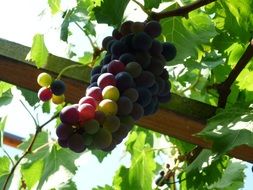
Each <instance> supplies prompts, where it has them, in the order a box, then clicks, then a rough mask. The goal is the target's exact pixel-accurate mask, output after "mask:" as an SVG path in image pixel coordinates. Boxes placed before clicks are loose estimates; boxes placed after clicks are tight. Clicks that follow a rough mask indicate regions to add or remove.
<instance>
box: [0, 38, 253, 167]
mask: <svg viewBox="0 0 253 190" xmlns="http://www.w3.org/2000/svg"><path fill="white" fill-rule="evenodd" d="M14 45H15V48H17V49H22V48H21V47H23V46H21V47H19V46H20V45H18V44H14ZM0 47H1V40H0ZM8 47H9V48H11V47H10V45H9V46H8ZM1 51H3V49H0V80H3V81H6V82H9V83H12V84H15V85H17V86H20V87H23V88H26V89H29V90H32V91H35V92H36V91H38V89H39V86H38V85H37V84H36V79H37V76H38V74H39V73H41V72H42V71H45V70H46V71H47V72H51V74H52V75H55V74H56V73H53V72H52V71H55V68H54V67H57V69H58V70H57V72H59V71H60V70H61V69H63V68H64V67H66V66H67V65H70V64H77V63H74V62H71V61H69V60H66V59H63V58H59V57H55V56H53V55H51V56H50V57H51V58H49V59H48V65H47V66H46V67H45V68H44V69H37V68H36V67H35V66H33V65H32V63H30V62H29V63H28V62H27V61H25V60H23V61H22V59H24V56H23V58H22V57H17V56H12V55H11V53H6V52H4V51H3V52H1ZM17 51H18V50H17ZM26 52H27V51H26ZM13 53H14V52H13ZM59 63H65V64H59ZM50 65H51V66H50ZM52 65H54V66H52ZM49 66H50V67H49ZM84 70H85V71H82V69H78V70H77V71H76V73H75V72H74V75H73V71H72V73H71V72H69V73H66V75H64V77H63V78H62V80H64V82H65V83H66V85H67V93H66V100H67V101H68V102H71V103H76V102H77V101H78V100H79V99H80V98H81V97H82V96H83V95H84V93H85V88H86V86H87V83H85V82H82V81H81V80H80V79H84V77H85V76H86V77H87V76H88V72H89V68H86V69H84ZM78 73H79V74H78ZM84 75H85V76H84ZM77 76H78V77H79V78H78V79H77ZM85 81H87V78H86V79H85ZM166 108H167V109H164V108H161V109H160V110H159V111H158V112H157V113H156V114H154V115H152V116H148V117H143V118H142V119H141V120H140V121H139V122H138V123H137V124H138V125H140V126H142V127H145V128H148V129H151V130H153V131H156V132H159V133H163V134H165V135H169V136H172V137H175V138H178V139H181V140H184V141H186V142H189V143H193V144H197V145H199V146H201V147H204V148H210V147H211V143H210V142H206V141H204V140H202V139H200V138H198V137H197V136H194V134H196V133H198V132H200V131H201V130H202V129H203V128H204V127H205V122H206V120H207V118H209V117H211V116H212V115H213V114H214V113H215V110H216V108H215V107H212V106H210V105H207V104H204V103H201V102H198V101H194V100H190V99H187V98H183V97H180V96H178V95H175V94H173V95H172V100H171V101H170V102H169V103H168V104H166ZM229 154H230V155H231V156H234V157H236V158H239V159H242V160H245V161H249V162H252V163H253V149H252V148H250V147H248V146H240V147H238V148H236V149H234V150H233V151H231V152H230V153H229Z"/></svg>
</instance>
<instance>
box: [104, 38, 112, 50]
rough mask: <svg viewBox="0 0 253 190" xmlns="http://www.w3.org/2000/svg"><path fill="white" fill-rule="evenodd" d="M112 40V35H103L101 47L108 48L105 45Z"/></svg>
mask: <svg viewBox="0 0 253 190" xmlns="http://www.w3.org/2000/svg"><path fill="white" fill-rule="evenodd" d="M112 40H113V37H112V36H107V37H105V38H104V39H103V41H102V47H103V48H104V49H106V50H108V49H107V46H108V44H109V42H111V41H112Z"/></svg>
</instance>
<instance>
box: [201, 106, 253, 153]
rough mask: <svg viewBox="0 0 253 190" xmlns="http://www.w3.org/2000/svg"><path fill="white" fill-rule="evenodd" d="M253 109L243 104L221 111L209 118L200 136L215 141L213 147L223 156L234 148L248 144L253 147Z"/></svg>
mask: <svg viewBox="0 0 253 190" xmlns="http://www.w3.org/2000/svg"><path fill="white" fill-rule="evenodd" d="M252 120H253V110H252V108H251V107H245V106H243V105H242V104H239V105H234V106H233V107H230V108H226V109H225V110H222V111H220V112H219V113H217V115H215V116H214V117H213V118H211V119H209V120H208V123H207V127H205V128H204V130H202V131H201V132H200V133H198V136H201V137H204V138H207V139H209V140H212V141H213V149H214V151H216V152H217V153H218V156H221V155H223V154H225V153H227V152H228V151H229V150H232V149H233V148H235V147H237V146H239V145H243V144H246V145H248V146H251V147H253V125H252Z"/></svg>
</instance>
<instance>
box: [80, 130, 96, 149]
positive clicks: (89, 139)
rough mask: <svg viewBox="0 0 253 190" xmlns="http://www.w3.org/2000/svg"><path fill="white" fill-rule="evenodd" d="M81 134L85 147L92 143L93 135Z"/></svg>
mask: <svg viewBox="0 0 253 190" xmlns="http://www.w3.org/2000/svg"><path fill="white" fill-rule="evenodd" d="M82 136H83V140H84V145H85V146H87V147H89V146H91V145H92V143H93V136H92V135H89V134H87V133H84V134H83V135H82Z"/></svg>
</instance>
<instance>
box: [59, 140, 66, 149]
mask: <svg viewBox="0 0 253 190" xmlns="http://www.w3.org/2000/svg"><path fill="white" fill-rule="evenodd" d="M57 141H58V144H59V145H60V146H61V147H62V148H68V139H66V140H62V139H57Z"/></svg>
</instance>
